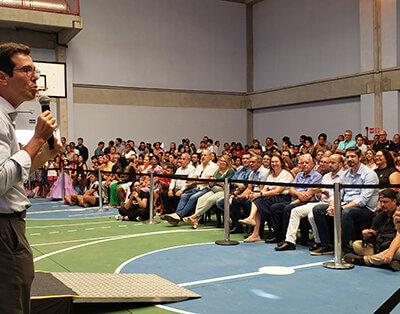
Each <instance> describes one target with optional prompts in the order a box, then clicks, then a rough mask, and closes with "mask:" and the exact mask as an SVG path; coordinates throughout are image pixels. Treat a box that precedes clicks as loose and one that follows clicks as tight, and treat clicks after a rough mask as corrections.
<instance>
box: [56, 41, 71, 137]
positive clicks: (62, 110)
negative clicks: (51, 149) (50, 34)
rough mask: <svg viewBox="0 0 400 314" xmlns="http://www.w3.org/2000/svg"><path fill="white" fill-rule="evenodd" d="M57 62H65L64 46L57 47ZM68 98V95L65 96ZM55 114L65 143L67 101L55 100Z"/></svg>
mask: <svg viewBox="0 0 400 314" xmlns="http://www.w3.org/2000/svg"><path fill="white" fill-rule="evenodd" d="M57 61H58V62H67V48H66V47H65V46H60V45H58V46H57ZM67 97H68V94H67ZM57 113H58V124H59V129H60V134H61V136H64V137H65V138H66V139H67V141H70V139H69V138H68V99H67V98H57Z"/></svg>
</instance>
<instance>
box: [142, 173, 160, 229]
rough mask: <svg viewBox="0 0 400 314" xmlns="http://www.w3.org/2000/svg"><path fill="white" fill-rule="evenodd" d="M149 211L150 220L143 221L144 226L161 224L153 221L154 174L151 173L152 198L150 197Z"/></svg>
mask: <svg viewBox="0 0 400 314" xmlns="http://www.w3.org/2000/svg"><path fill="white" fill-rule="evenodd" d="M149 202H150V205H149V211H150V218H149V219H148V220H145V221H143V223H144V224H148V225H154V224H159V223H160V222H159V221H156V220H154V219H153V214H154V204H153V203H154V173H153V172H151V173H150V197H149Z"/></svg>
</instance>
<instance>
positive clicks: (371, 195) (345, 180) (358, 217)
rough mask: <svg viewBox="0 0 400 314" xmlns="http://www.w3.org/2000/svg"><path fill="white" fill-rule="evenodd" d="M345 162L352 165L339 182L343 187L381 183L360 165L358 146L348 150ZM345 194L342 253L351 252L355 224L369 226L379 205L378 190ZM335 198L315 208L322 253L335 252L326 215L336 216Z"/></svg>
mask: <svg viewBox="0 0 400 314" xmlns="http://www.w3.org/2000/svg"><path fill="white" fill-rule="evenodd" d="M346 162H347V164H348V165H349V167H350V168H349V169H347V170H346V171H345V172H344V173H343V176H342V177H341V179H340V183H341V184H360V185H367V184H378V182H379V180H378V176H377V174H376V173H375V171H373V170H371V169H370V168H368V167H367V166H365V165H364V164H362V163H361V151H360V150H359V149H358V148H357V147H350V148H348V149H347V150H346ZM341 192H342V198H341V199H342V204H344V205H342V247H343V251H345V252H346V253H347V252H350V251H351V247H350V244H349V242H350V240H351V236H352V231H353V226H354V223H355V222H358V223H370V222H371V220H372V218H373V216H374V212H375V209H376V206H377V202H378V190H377V189H356V188H344V189H342V190H341ZM333 204H334V203H333V199H332V200H330V202H329V205H326V206H324V205H321V206H316V207H314V208H313V214H314V220H315V223H316V225H317V228H318V233H319V237H320V239H321V251H328V252H331V251H332V238H331V236H330V233H329V227H328V223H327V220H326V218H325V217H326V216H327V215H328V216H333V212H334V207H333Z"/></svg>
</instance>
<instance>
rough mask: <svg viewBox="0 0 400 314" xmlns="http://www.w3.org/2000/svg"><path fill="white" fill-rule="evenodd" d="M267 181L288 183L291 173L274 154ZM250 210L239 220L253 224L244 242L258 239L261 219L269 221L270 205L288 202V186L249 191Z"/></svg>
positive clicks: (291, 176) (290, 180)
mask: <svg viewBox="0 0 400 314" xmlns="http://www.w3.org/2000/svg"><path fill="white" fill-rule="evenodd" d="M267 181H268V182H279V183H290V182H292V181H293V175H292V173H291V172H290V170H289V169H288V168H287V167H286V165H285V163H284V162H283V159H282V157H280V156H279V155H274V156H272V158H271V170H270V172H269V175H268V177H267ZM250 200H251V202H252V203H251V212H250V215H249V217H247V218H245V219H242V220H239V222H240V223H244V224H248V225H251V226H254V229H253V233H252V234H251V235H250V236H249V237H248V238H246V239H245V240H244V242H255V241H260V240H261V238H260V233H259V232H260V227H263V226H261V222H262V219H263V220H265V221H267V222H269V223H270V221H271V219H270V218H271V217H270V215H271V213H270V207H271V205H272V204H274V203H282V202H286V203H287V204H288V203H289V202H290V195H289V188H288V187H285V186H270V185H265V186H264V187H263V189H262V190H260V191H258V192H251V193H250Z"/></svg>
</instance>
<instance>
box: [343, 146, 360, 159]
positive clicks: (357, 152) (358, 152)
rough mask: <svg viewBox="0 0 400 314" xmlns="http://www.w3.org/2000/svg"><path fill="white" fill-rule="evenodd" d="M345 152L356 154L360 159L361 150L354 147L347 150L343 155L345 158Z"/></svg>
mask: <svg viewBox="0 0 400 314" xmlns="http://www.w3.org/2000/svg"><path fill="white" fill-rule="evenodd" d="M347 152H354V153H356V154H357V156H358V157H361V150H360V149H359V148H358V147H356V146H352V147H349V148H347V149H346V152H345V153H344V155H345V156H346V154H347Z"/></svg>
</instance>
